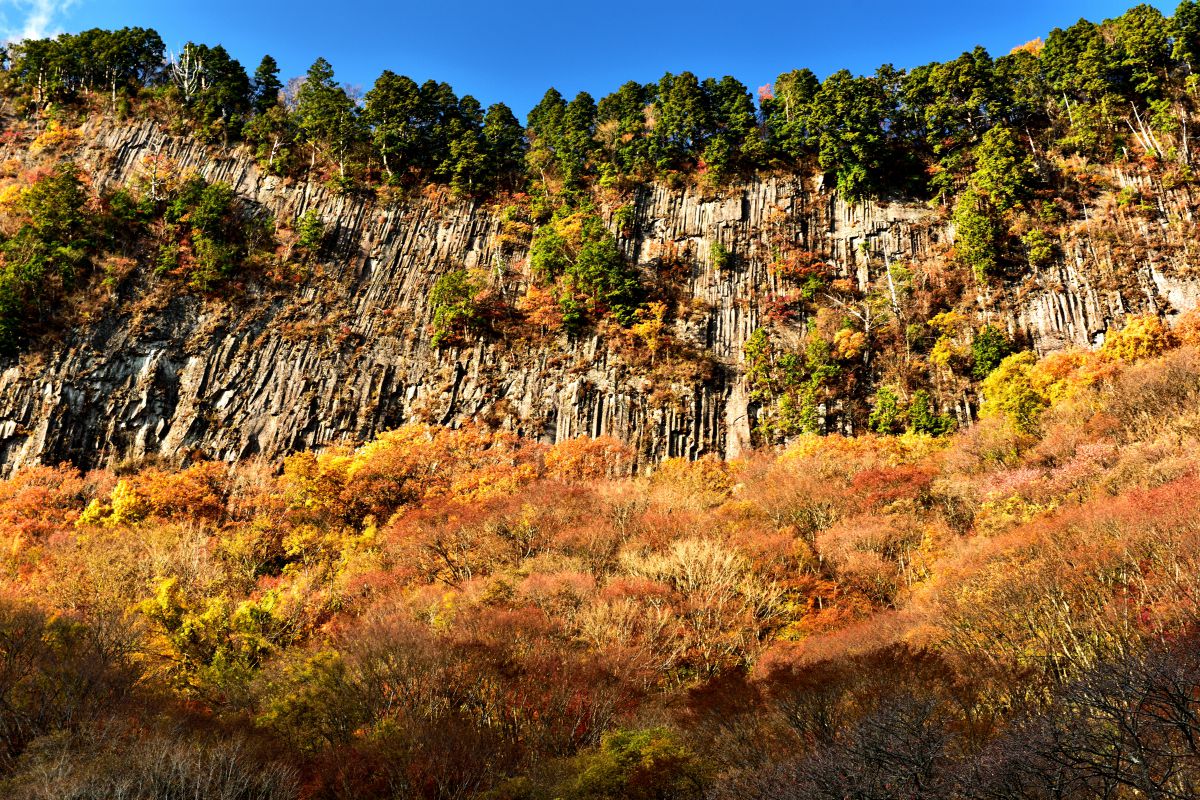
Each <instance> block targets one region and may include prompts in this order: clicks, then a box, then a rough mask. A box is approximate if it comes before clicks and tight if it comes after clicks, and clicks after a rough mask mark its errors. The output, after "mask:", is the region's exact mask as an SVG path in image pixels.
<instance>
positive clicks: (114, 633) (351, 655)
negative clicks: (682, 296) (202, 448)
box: [0, 319, 1200, 798]
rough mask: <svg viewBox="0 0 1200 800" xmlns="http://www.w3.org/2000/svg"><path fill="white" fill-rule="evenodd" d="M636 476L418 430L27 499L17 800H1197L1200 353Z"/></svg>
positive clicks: (1086, 359)
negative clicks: (939, 420)
mask: <svg viewBox="0 0 1200 800" xmlns="http://www.w3.org/2000/svg"><path fill="white" fill-rule="evenodd" d="M1195 338H1196V335H1195V326H1193V325H1190V324H1184V325H1181V326H1179V327H1178V328H1177V329H1176V330H1175V331H1170V330H1167V329H1164V328H1163V327H1162V326H1161V325H1159V324H1158V323H1157V320H1154V319H1138V320H1135V321H1134V322H1133V323H1131V324H1130V325H1129V326H1127V328H1126V329H1125V330H1124V331H1123V332H1120V333H1118V334H1115V335H1113V336H1111V337H1110V339H1109V344H1108V345H1107V346H1106V348H1105V349H1104V350H1102V351H1098V352H1079V353H1065V354H1058V355H1054V356H1050V357H1048V358H1045V359H1042V360H1040V361H1038V360H1036V359H1032V358H1030V357H1029V356H1028V354H1024V353H1018V354H1015V355H1010V356H1008V357H1006V358H1005V359H1004V360H1003V361H1002V362H1001V363H1000V365H999V367H998V368H997V369H996V370H994V371H993V372H992V373H991V376H990V377H989V378H988V381H987V383H986V384H985V388H984V391H985V393H986V396H987V398H988V401H987V402H986V403H985V405H984V410H985V416H984V418H983V419H982V420H981V421H980V422H979V423H978V424H977V425H974V426H972V427H971V428H969V429H966V430H963V431H961V432H959V433H956V434H953V435H951V436H948V437H932V436H929V435H927V434H920V433H907V434H902V435H897V436H864V437H859V438H842V437H836V436H835V437H824V438H820V437H801V438H800V439H798V440H796V441H795V442H794V443H793V444H792V445H791V446H790V447H788V448H787V449H784V450H782V451H779V452H765V451H764V452H758V453H755V454H753V455H750V456H748V457H747V458H745V459H743V460H741V461H738V462H734V463H722V462H718V461H714V460H711V459H704V460H701V461H698V462H694V463H689V462H683V461H671V462H667V463H665V464H663V465H662V466H661V468H660V469H659V470H658V471H657V472H656V473H655V474H654V475H652V476H649V477H633V478H630V477H622V475H623V474H624V473H626V472H627V470H628V465H629V463H630V454H629V453H628V452H627V451H626V450H625V449H624V448H623V447H622V446H621V445H620V444H619V443H617V442H615V441H611V440H595V441H593V440H587V439H579V440H572V441H567V442H563V443H560V444H558V445H555V446H553V447H548V446H545V445H540V444H537V443H535V442H530V441H523V440H520V439H517V438H515V437H513V436H511V435H508V434H504V433H497V432H491V431H487V430H484V429H481V428H473V427H467V428H463V429H459V430H450V429H445V428H435V427H424V426H415V425H414V426H409V427H405V428H401V429H399V430H396V431H393V432H390V433H387V434H385V435H383V436H381V437H380V438H379V439H377V440H376V441H374V442H371V443H369V444H367V445H365V446H363V447H361V448H359V449H357V450H349V449H340V450H329V451H325V452H321V453H302V454H298V455H295V456H292V457H290V458H288V459H287V460H286V461H285V462H284V464H283V465H282V469H281V470H279V469H277V468H276V465H272V464H267V463H254V462H250V463H243V464H238V465H235V466H232V467H230V466H226V465H224V464H218V463H207V462H197V463H192V464H190V465H187V466H186V467H185V468H182V469H168V468H165V467H163V466H160V465H154V464H129V465H123V466H121V467H119V468H116V469H113V470H101V471H95V472H90V473H86V474H84V473H80V472H78V471H76V470H74V469H71V468H68V467H62V468H51V467H37V468H29V469H25V470H22V471H20V472H19V473H17V474H16V475H15V476H14V477H12V478H10V479H8V480H6V481H4V482H3V483H0V530H3V532H4V537H5V538H4V541H3V556H2V561H0V564H2V572H0V585H2V587H3V588H2V594H3V600H2V602H0V709H3V713H0V787H2V788H3V793H4V794H5V796H8V797H19V798H50V797H55V798H59V797H78V798H84V797H102V796H103V797H108V796H115V795H119V796H126V797H165V796H181V793H186V794H187V796H193V794H195V795H198V796H205V797H217V798H250V797H254V798H285V797H297V796H305V797H346V798H349V797H354V798H372V797H379V798H384V797H429V798H455V797H490V798H551V797H570V798H618V797H620V798H629V797H634V798H639V797H644V798H676V797H678V798H685V797H687V798H690V797H702V796H706V797H711V798H727V797H728V798H732V797H764V798H765V797H774V798H779V797H784V798H786V797H796V798H801V797H803V798H814V797H815V798H821V797H828V798H843V797H879V798H884V797H896V798H916V797H921V798H935V797H947V798H949V797H955V798H959V797H961V798H1000V797H1006V798H1007V797H1021V798H1051V797H1053V798H1075V797H1080V798H1082V797H1095V796H1106V797H1162V798H1174V797H1179V798H1182V797H1188V796H1192V795H1193V793H1194V790H1195V788H1196V782H1197V781H1198V780H1200V752H1198V751H1197V745H1196V742H1197V738H1196V736H1197V734H1200V702H1198V701H1197V696H1198V691H1200V664H1198V663H1197V661H1196V655H1195V654H1196V645H1197V638H1196V637H1197V628H1196V626H1197V622H1198V620H1200V617H1198V614H1200V606H1198V605H1197V603H1198V598H1200V594H1198V591H1200V537H1198V535H1197V534H1198V533H1200V499H1198V498H1200V493H1198V492H1197V488H1198V487H1197V480H1200V476H1198V475H1197V466H1198V462H1197V455H1196V453H1197V452H1200V451H1198V450H1197V446H1198V445H1200V438H1198V437H1200V427H1198V425H1200V422H1198V418H1197V413H1198V412H1197V409H1198V408H1200V404H1198V403H1197V400H1198V399H1200V351H1197V350H1196V349H1195V347H1194V343H1195Z"/></svg>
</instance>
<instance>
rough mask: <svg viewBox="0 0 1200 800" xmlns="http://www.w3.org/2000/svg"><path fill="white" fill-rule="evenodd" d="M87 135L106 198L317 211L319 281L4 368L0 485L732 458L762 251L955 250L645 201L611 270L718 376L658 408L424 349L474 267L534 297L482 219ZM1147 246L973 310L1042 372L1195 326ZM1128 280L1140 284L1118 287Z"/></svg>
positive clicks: (846, 228) (530, 354)
mask: <svg viewBox="0 0 1200 800" xmlns="http://www.w3.org/2000/svg"><path fill="white" fill-rule="evenodd" d="M84 133H85V135H84V137H83V140H84V141H86V142H88V144H87V145H85V146H84V147H83V148H81V150H80V152H79V153H78V155H77V157H78V159H79V160H80V161H81V162H82V163H83V164H85V166H86V167H87V168H88V169H89V170H90V171H91V173H92V175H93V179H94V180H95V181H96V182H97V183H98V184H100V185H102V186H105V187H115V186H118V185H124V184H127V183H129V182H131V181H135V180H137V179H138V178H139V176H143V177H144V174H145V171H146V167H145V159H146V158H147V157H148V156H155V157H157V158H158V159H159V160H161V161H162V162H163V163H166V162H170V163H173V164H175V165H177V167H178V168H179V169H180V170H185V171H186V170H189V169H195V170H199V171H200V172H201V173H202V174H203V175H204V176H205V177H206V178H208V179H209V180H212V181H217V180H219V181H224V182H227V183H228V184H230V185H231V186H232V187H234V189H235V190H236V191H237V192H238V193H239V194H240V195H241V196H242V197H244V198H247V199H248V200H249V201H251V202H253V203H255V204H257V205H258V206H260V207H261V208H262V209H264V210H265V211H267V212H270V213H271V214H274V215H275V216H276V218H278V219H294V218H296V217H298V216H299V215H301V214H302V213H304V212H305V211H306V210H308V209H316V210H317V211H318V212H319V213H320V215H321V217H322V218H323V219H324V220H325V222H326V225H327V227H328V228H329V229H330V230H332V231H333V232H334V237H333V241H332V242H331V244H330V248H329V253H328V258H326V259H325V260H324V263H322V264H320V265H319V266H318V267H316V268H315V269H314V270H313V271H312V274H309V275H306V276H305V277H304V278H303V279H302V280H299V282H298V284H297V285H295V286H294V287H287V288H280V287H278V286H274V285H271V284H267V283H265V282H264V283H263V284H262V285H251V286H249V287H248V288H247V289H246V291H245V292H244V293H242V294H240V295H239V296H234V297H229V298H226V299H223V300H220V301H218V300H213V299H205V298H201V297H197V296H191V295H184V296H180V295H178V294H176V295H174V296H171V295H169V294H167V293H156V292H154V291H153V290H146V288H145V286H144V285H142V286H140V288H139V289H137V291H135V292H133V296H130V297H123V298H121V299H120V302H114V303H111V304H110V305H109V306H108V308H109V310H108V311H107V312H106V313H105V314H104V315H103V316H102V318H101V319H99V320H97V321H95V322H93V323H90V324H88V325H84V326H81V327H78V328H76V329H74V330H72V331H70V332H69V333H68V334H67V335H65V337H64V338H63V339H62V341H61V342H60V343H58V344H56V345H53V346H52V347H51V348H50V349H49V350H48V351H46V352H43V353H39V354H38V355H37V356H36V357H33V358H26V359H24V360H22V361H21V362H20V363H13V364H11V365H9V366H8V368H7V369H6V370H5V371H4V372H3V374H2V375H0V465H3V468H4V469H5V470H7V471H11V470H12V469H13V468H16V467H20V466H21V465H25V464H31V463H37V462H58V461H71V462H74V463H76V464H78V465H80V466H85V467H86V466H96V465H102V464H111V463H114V462H117V461H119V460H121V459H126V458H139V457H143V456H150V455H160V456H162V457H164V458H167V459H168V460H178V459H179V458H182V457H185V456H186V455H187V454H191V453H194V454H200V455H204V456H206V457H212V458H220V459H230V460H232V459H239V458H245V457H249V456H252V455H256V454H261V455H264V456H268V457H277V456H279V455H281V454H284V453H287V452H290V451H295V450H298V449H302V448H312V447H318V446H323V445H329V444H334V443H353V442H360V441H363V440H366V439H368V438H370V437H372V436H374V435H376V434H378V433H379V432H381V431H383V430H386V429H389V428H393V427H396V426H398V425H401V424H403V423H405V422H408V421H414V420H421V421H431V422H436V423H442V424H456V423H459V422H462V421H464V420H467V419H470V418H480V419H484V420H487V421H488V422H490V423H492V424H496V425H501V426H504V427H507V428H510V429H513V430H515V431H519V432H521V433H522V434H525V435H530V436H534V437H538V438H541V439H543V440H545V441H558V440H562V439H565V438H568V437H573V436H579V435H584V434H586V435H591V436H598V435H611V436H615V437H618V438H620V439H622V440H624V441H626V442H628V443H630V444H631V445H632V446H633V447H634V449H635V451H636V452H637V453H638V456H639V460H640V461H641V463H643V464H649V463H652V462H655V461H658V460H661V459H664V458H669V457H676V456H683V457H688V458H695V457H698V456H700V455H703V454H705V453H715V454H717V455H721V456H727V457H728V456H735V455H737V454H738V453H739V452H740V451H742V450H743V449H744V448H745V447H747V445H748V443H749V439H750V425H751V422H750V416H751V415H750V411H749V407H748V398H747V391H746V388H745V386H744V381H743V379H742V375H741V370H740V364H741V360H742V348H743V345H744V343H745V342H746V340H747V339H748V338H749V336H750V335H751V334H752V333H753V332H754V330H755V329H756V328H757V327H758V326H759V325H760V324H761V321H762V320H761V318H760V317H761V315H762V313H763V312H762V309H763V307H764V302H765V301H766V300H767V299H768V298H769V297H771V296H773V295H776V294H778V293H780V292H782V291H784V288H785V287H781V286H780V285H779V283H778V280H777V278H776V277H775V276H774V275H773V274H772V273H771V271H770V270H769V269H768V266H767V265H768V263H769V262H770V260H771V245H770V241H771V237H772V236H779V235H783V236H786V237H788V238H789V240H790V241H792V242H795V243H796V245H797V246H798V247H799V248H801V249H804V250H808V251H811V252H813V253H816V254H819V255H820V256H821V257H822V258H823V259H826V260H828V261H830V262H831V263H833V264H835V265H836V266H837V268H838V270H839V271H841V273H842V274H843V275H844V276H845V277H848V278H854V279H857V280H858V281H860V282H865V281H867V280H869V279H870V277H871V273H872V270H879V269H881V268H882V265H883V264H885V263H887V262H889V261H901V260H902V261H909V262H916V261H919V260H922V259H929V258H934V257H938V254H939V253H941V252H942V251H943V250H944V247H945V245H946V243H947V242H948V241H949V239H950V238H951V236H952V231H950V230H949V229H948V228H947V225H946V223H945V221H944V215H941V214H938V213H937V212H935V211H931V210H930V209H928V208H927V207H925V206H921V205H913V204H906V203H899V202H895V203H868V204H860V205H850V204H847V203H845V202H843V201H842V200H841V199H840V198H839V197H838V196H837V195H836V194H835V193H833V192H829V191H825V190H822V188H821V187H820V186H819V185H818V184H817V183H816V182H814V181H813V180H811V179H804V178H800V177H788V178H780V177H769V178H762V179H759V180H756V181H753V182H750V183H747V184H745V185H743V186H740V187H737V188H736V189H733V190H730V191H728V192H726V193H724V194H722V195H721V196H718V197H713V196H706V195H704V194H702V193H700V192H698V191H697V190H695V189H687V188H683V189H671V188H667V187H663V186H656V187H653V188H651V189H646V190H643V191H641V192H639V193H638V194H637V195H636V197H635V198H634V211H635V224H634V226H633V230H632V233H631V234H630V235H628V236H626V237H624V238H622V239H621V241H620V244H621V247H622V248H623V250H624V252H625V253H626V254H627V256H628V257H629V258H631V259H632V260H634V261H635V262H636V263H637V264H639V266H641V268H642V269H644V270H646V271H647V272H648V273H649V272H653V271H654V270H655V269H656V268H657V267H658V266H660V265H661V263H662V262H663V261H664V258H665V254H668V253H670V254H671V257H672V258H676V259H678V260H679V261H680V262H682V263H683V264H685V266H686V269H685V270H684V273H685V274H682V275H679V276H677V280H679V281H680V282H682V283H684V284H686V285H684V286H681V287H680V289H681V292H682V293H684V294H685V295H686V296H690V297H692V298H693V302H692V308H693V310H694V313H692V314H691V315H689V316H688V317H687V318H686V319H684V320H681V321H680V322H678V323H677V334H678V335H679V336H680V337H681V338H682V339H684V340H685V341H687V342H689V343H690V344H691V345H692V346H693V347H694V348H695V349H696V351H697V352H698V353H702V354H704V356H705V361H706V362H707V371H706V372H705V374H704V376H703V379H699V378H695V377H693V378H690V379H685V378H678V377H676V378H674V379H667V381H666V383H667V385H666V386H663V385H653V384H652V382H651V381H649V380H647V378H646V377H645V375H644V374H642V373H640V372H639V371H637V370H634V369H632V368H631V367H630V366H629V365H628V363H627V361H626V359H623V358H622V357H621V356H620V354H619V353H618V352H617V351H616V349H614V346H613V343H611V342H608V341H606V340H604V339H603V338H602V337H599V336H592V337H590V338H583V339H581V340H574V341H571V340H567V339H566V338H557V339H551V340H547V341H544V342H539V343H537V344H534V343H531V342H530V341H527V340H521V341H507V342H506V341H504V340H503V339H497V340H488V341H482V342H478V343H476V344H474V345H473V346H471V347H464V348H457V349H456V348H451V349H445V350H435V349H432V348H431V347H430V345H429V342H428V335H427V330H428V326H429V324H430V318H431V309H430V307H429V303H428V302H427V297H428V294H429V292H430V290H431V288H432V286H433V285H434V283H435V282H436V280H437V278H438V277H439V276H440V275H442V274H444V273H445V272H447V271H448V270H451V269H455V268H458V267H461V266H466V267H483V268H487V269H489V270H495V271H496V272H497V273H498V274H502V275H504V276H505V279H504V286H505V291H506V292H509V293H511V294H513V295H515V294H516V293H517V292H519V291H520V290H521V288H522V283H523V281H524V277H523V276H522V274H521V271H520V269H519V265H520V263H521V262H522V261H523V258H524V255H525V254H523V253H520V252H516V253H513V252H506V251H505V249H504V246H503V245H502V242H501V237H500V233H501V220H500V218H499V216H498V214H496V213H495V211H494V210H492V209H489V208H487V207H483V206H480V205H478V204H474V203H463V202H452V201H450V200H448V199H447V198H445V197H440V196H437V197H430V198H426V199H419V200H412V201H406V202H404V203H400V204H396V205H392V206H384V205H380V204H376V203H373V202H368V201H364V200H361V199H358V198H354V197H350V196H345V195H338V194H335V193H332V192H330V191H328V190H326V189H324V188H322V187H320V186H317V185H313V184H306V183H288V182H284V181H281V180H279V179H277V178H273V177H269V176H266V175H264V174H263V173H262V172H261V171H260V170H259V169H257V167H256V166H255V165H254V164H253V162H252V161H250V160H249V159H248V158H247V157H245V156H244V155H243V154H241V153H239V152H228V153H224V154H214V153H213V152H212V151H211V150H210V149H209V148H207V147H205V146H203V145H201V144H200V143H198V142H196V141H195V140H192V139H188V138H179V137H172V136H169V135H166V134H165V133H163V132H162V131H161V130H160V129H158V128H157V127H156V126H154V125H153V124H151V123H142V124H132V125H128V126H124V127H113V126H111V125H103V124H96V125H95V126H94V127H92V128H91V129H89V130H85V132H84ZM1177 201H1178V202H1179V203H1180V204H1181V206H1186V207H1187V208H1190V204H1189V203H1188V202H1186V199H1178V200H1177ZM1187 222H1188V223H1189V224H1190V217H1189V219H1188V220H1187ZM1156 224H1157V223H1155V222H1154V221H1153V220H1146V219H1141V218H1138V219H1136V220H1130V221H1129V222H1128V225H1129V226H1130V230H1133V229H1135V228H1137V226H1138V225H1141V226H1142V229H1143V230H1142V231H1141V233H1140V235H1141V241H1142V244H1144V248H1143V250H1144V253H1145V254H1146V255H1147V257H1146V258H1145V259H1144V260H1140V261H1139V262H1138V263H1137V264H1136V265H1134V266H1133V267H1132V268H1131V267H1129V266H1128V262H1127V260H1125V259H1124V256H1118V255H1117V253H1116V250H1115V249H1113V247H1110V248H1109V249H1108V250H1104V249H1103V248H1102V247H1098V246H1097V244H1096V242H1095V241H1093V239H1089V238H1087V237H1086V236H1085V237H1084V238H1083V239H1081V240H1080V241H1081V242H1082V244H1079V246H1078V247H1077V248H1076V249H1074V250H1073V251H1071V252H1068V253H1066V254H1065V255H1066V257H1065V258H1064V259H1062V260H1061V261H1060V262H1059V263H1056V264H1055V265H1053V266H1052V267H1049V268H1046V269H1043V270H1040V271H1036V272H1035V273H1033V274H1031V275H1028V276H1024V278H1023V279H1022V280H1021V282H1020V283H1019V284H1014V285H1013V286H1012V287H1011V291H1010V292H1009V293H1008V294H1007V295H1006V296H1004V297H1001V298H998V299H997V298H993V299H991V300H989V299H986V298H981V299H980V303H981V309H980V310H981V314H985V315H993V316H994V317H995V318H998V319H1000V320H1002V321H1003V323H1004V324H1005V325H1007V326H1008V327H1009V328H1010V329H1012V330H1013V331H1014V332H1016V331H1023V332H1025V334H1026V335H1028V337H1029V338H1030V340H1031V341H1032V342H1033V343H1034V344H1035V345H1036V346H1037V347H1038V348H1040V349H1043V350H1045V349H1053V348H1060V347H1064V346H1067V345H1070V344H1077V345H1087V344H1091V343H1094V341H1095V340H1096V337H1097V336H1098V335H1102V333H1103V330H1104V329H1105V327H1106V326H1107V325H1108V324H1110V323H1111V321H1112V320H1114V319H1117V318H1119V317H1120V316H1121V315H1123V314H1125V313H1129V312H1130V311H1134V310H1142V309H1146V308H1149V309H1155V310H1167V309H1168V308H1175V309H1178V308H1181V307H1185V306H1190V305H1191V304H1193V302H1194V300H1195V298H1196V296H1197V286H1198V284H1196V283H1195V281H1194V279H1192V278H1191V276H1190V273H1189V270H1188V264H1187V263H1186V262H1187V256H1188V255H1189V253H1188V251H1187V249H1186V248H1184V250H1183V251H1182V254H1181V252H1180V250H1179V248H1178V247H1174V246H1167V244H1165V243H1168V242H1170V241H1173V238H1172V235H1167V233H1164V232H1163V231H1161V230H1159V229H1158V228H1156V227H1155V225H1156ZM1168 233H1169V232H1168ZM1181 235H1182V234H1178V233H1176V234H1174V239H1178V238H1179V236H1181ZM713 241H719V242H721V243H722V244H724V245H725V246H726V247H727V248H728V249H729V250H731V251H732V252H734V253H735V254H736V262H735V264H734V265H733V267H732V268H727V269H723V270H722V269H717V268H715V267H714V265H712V264H710V263H709V260H710V258H709V253H710V246H711V243H712V242H713ZM1106 253H1107V255H1106ZM1115 265H1123V266H1121V267H1120V269H1125V270H1126V272H1127V273H1129V274H1121V275H1119V276H1118V272H1120V269H1118V266H1115ZM1130 274H1131V275H1132V276H1133V277H1132V278H1130Z"/></svg>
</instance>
